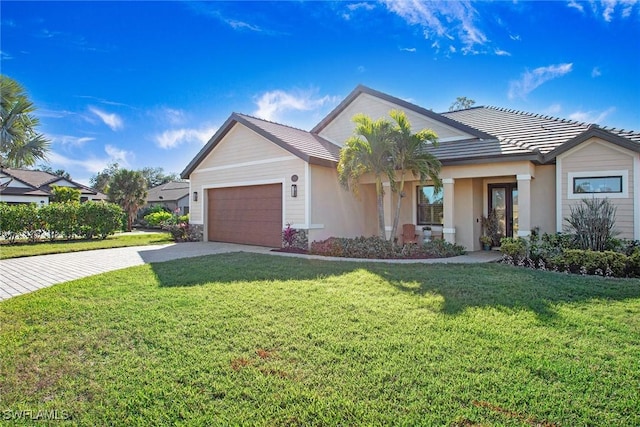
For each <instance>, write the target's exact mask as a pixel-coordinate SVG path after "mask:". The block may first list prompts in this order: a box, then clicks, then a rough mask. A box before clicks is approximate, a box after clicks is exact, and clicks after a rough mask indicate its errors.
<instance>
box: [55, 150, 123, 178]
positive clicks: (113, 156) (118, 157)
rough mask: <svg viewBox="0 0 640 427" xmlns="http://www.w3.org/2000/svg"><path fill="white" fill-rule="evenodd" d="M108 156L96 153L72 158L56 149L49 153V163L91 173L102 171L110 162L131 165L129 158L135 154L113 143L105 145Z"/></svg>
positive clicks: (66, 168) (56, 166)
mask: <svg viewBox="0 0 640 427" xmlns="http://www.w3.org/2000/svg"><path fill="white" fill-rule="evenodd" d="M104 149H105V153H106V156H104V157H96V156H95V155H93V154H92V155H88V156H86V157H85V158H82V159H72V158H69V157H66V156H63V155H62V154H59V153H57V152H55V151H51V152H49V153H47V159H48V163H49V164H50V165H51V166H52V167H54V168H62V169H65V170H70V169H75V168H78V169H82V170H84V171H86V172H89V173H91V174H96V173H98V172H102V171H103V170H104V169H105V168H106V167H107V166H108V165H109V164H111V163H113V162H117V163H118V164H119V165H120V166H122V167H129V161H128V159H129V158H131V157H132V156H133V153H131V152H128V151H125V150H120V149H118V148H116V147H113V146H111V145H107V146H105V148H104Z"/></svg>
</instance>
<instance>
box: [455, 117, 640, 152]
mask: <svg viewBox="0 0 640 427" xmlns="http://www.w3.org/2000/svg"><path fill="white" fill-rule="evenodd" d="M443 115H444V116H447V117H449V118H451V119H453V120H456V121H459V122H461V123H464V124H466V125H468V126H472V127H476V128H478V129H481V130H483V131H485V132H489V133H491V134H493V135H496V137H497V138H498V140H499V141H500V142H501V143H502V144H509V145H512V146H514V147H520V148H521V149H523V150H527V151H529V152H531V153H539V154H541V155H542V156H543V157H542V160H543V162H550V161H553V160H554V159H555V157H556V156H557V155H558V154H560V153H562V152H564V151H566V150H568V149H570V148H572V147H573V146H575V145H577V144H579V143H581V142H584V141H585V140H586V139H588V138H590V137H592V136H597V137H600V138H602V139H605V140H607V141H609V142H611V143H613V144H617V145H620V146H623V147H625V148H628V149H631V150H635V151H638V148H640V144H639V143H640V133H638V132H634V131H624V130H622V129H607V128H600V127H598V126H596V125H591V124H586V123H580V122H577V121H574V120H567V119H559V118H556V117H552V116H544V115H540V114H532V113H526V112H522V111H516V110H508V109H504V108H497V107H473V108H469V109H466V110H458V111H453V112H449V113H443ZM567 145H568V147H566V146H567Z"/></svg>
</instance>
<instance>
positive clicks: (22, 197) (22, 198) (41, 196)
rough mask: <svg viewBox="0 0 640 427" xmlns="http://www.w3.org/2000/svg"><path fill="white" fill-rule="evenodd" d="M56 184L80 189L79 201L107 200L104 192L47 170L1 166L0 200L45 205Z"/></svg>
mask: <svg viewBox="0 0 640 427" xmlns="http://www.w3.org/2000/svg"><path fill="white" fill-rule="evenodd" d="M56 185H58V186H61V187H71V188H77V189H78V190H80V201H81V202H86V201H87V200H95V201H100V200H107V195H106V194H103V193H100V192H99V191H96V190H94V189H92V188H89V187H87V186H85V185H82V184H79V183H77V182H75V181H72V180H70V179H66V178H63V177H61V176H57V175H54V174H51V173H49V172H43V171H32V170H26V169H13V168H1V169H0V202H5V203H12V204H15V203H36V204H38V205H47V204H49V202H50V201H51V197H52V194H51V187H52V186H56Z"/></svg>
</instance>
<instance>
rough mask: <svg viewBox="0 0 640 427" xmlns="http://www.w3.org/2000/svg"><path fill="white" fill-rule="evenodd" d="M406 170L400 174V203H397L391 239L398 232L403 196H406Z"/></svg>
mask: <svg viewBox="0 0 640 427" xmlns="http://www.w3.org/2000/svg"><path fill="white" fill-rule="evenodd" d="M403 191H404V172H402V175H401V176H400V185H399V186H398V204H397V205H396V214H395V216H394V217H393V227H392V228H391V239H392V240H393V238H394V237H395V235H396V233H397V232H398V223H399V222H400V208H401V207H402V198H403V197H404V194H403Z"/></svg>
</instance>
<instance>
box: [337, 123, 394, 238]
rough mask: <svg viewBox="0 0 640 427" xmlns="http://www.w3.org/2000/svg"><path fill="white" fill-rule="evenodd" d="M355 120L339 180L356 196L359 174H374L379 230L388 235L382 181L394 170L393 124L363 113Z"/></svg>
mask: <svg viewBox="0 0 640 427" xmlns="http://www.w3.org/2000/svg"><path fill="white" fill-rule="evenodd" d="M352 120H353V122H354V123H355V124H356V128H355V130H354V135H353V136H351V137H350V138H349V139H347V140H346V141H345V143H344V146H343V147H342V149H341V150H340V160H339V162H338V180H339V182H340V184H341V185H342V186H343V187H344V188H346V189H348V190H349V189H350V190H351V191H353V193H354V194H355V195H356V196H357V195H358V188H359V184H360V178H362V176H363V175H365V174H367V173H371V174H373V176H374V178H375V184H376V202H377V210H378V234H379V235H380V237H381V238H383V239H386V233H385V225H384V189H383V186H382V181H383V177H384V176H389V175H390V174H392V173H393V170H392V168H393V165H392V163H391V162H390V159H391V153H392V142H393V140H392V138H391V136H392V130H393V126H392V124H391V122H390V121H388V120H386V119H378V120H376V121H373V120H372V119H371V118H370V117H368V116H366V115H364V114H357V115H355V116H354V117H353V119H352Z"/></svg>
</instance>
